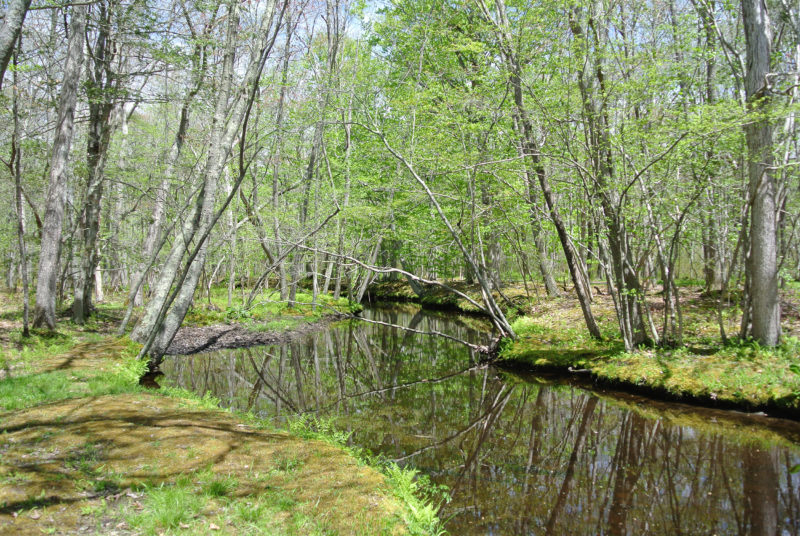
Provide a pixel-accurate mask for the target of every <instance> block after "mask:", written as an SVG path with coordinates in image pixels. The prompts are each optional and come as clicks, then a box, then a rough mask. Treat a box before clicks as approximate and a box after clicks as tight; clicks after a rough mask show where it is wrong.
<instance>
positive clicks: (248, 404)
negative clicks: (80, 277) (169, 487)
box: [162, 306, 800, 536]
mask: <svg viewBox="0 0 800 536" xmlns="http://www.w3.org/2000/svg"><path fill="white" fill-rule="evenodd" d="M364 317H365V318H367V319H372V320H377V321H381V322H384V323H388V324H395V325H402V326H406V327H409V328H412V329H413V330H416V331H417V332H439V333H444V334H447V335H449V336H451V337H454V338H456V339H460V340H463V341H466V342H469V343H472V344H483V343H485V342H486V341H487V340H488V338H489V326H488V325H487V324H484V323H483V322H482V321H480V320H476V319H475V318H471V317H460V316H456V315H453V314H443V313H433V312H428V311H422V310H419V309H416V308H414V307H411V306H393V307H391V308H372V309H368V310H366V311H365V312H364ZM478 361H479V356H478V355H477V354H476V352H475V351H474V350H472V349H470V347H469V346H467V345H464V344H462V343H460V342H457V341H455V340H452V339H448V338H445V337H442V336H439V335H431V334H425V333H415V332H411V331H404V330H400V329H397V328H393V327H388V326H385V325H379V324H370V323H365V322H358V323H345V324H339V325H335V326H332V327H330V328H328V329H327V330H325V331H320V332H316V333H310V334H307V335H305V336H303V337H302V338H301V339H298V340H296V341H294V342H290V343H286V344H282V345H276V346H259V347H253V348H247V349H238V350H222V351H217V352H212V353H207V354H196V355H192V356H175V357H171V358H169V359H167V360H166V361H165V362H164V364H163V365H162V371H163V372H164V373H165V376H166V381H167V382H168V383H170V384H173V385H179V386H182V387H185V388H188V389H192V390H193V391H195V392H198V393H200V394H204V393H206V392H211V393H213V394H214V395H215V396H216V397H218V398H219V399H221V400H222V402H223V404H225V405H228V406H231V407H234V408H237V409H249V410H252V411H254V412H255V413H257V414H259V415H261V416H262V417H265V418H269V419H272V420H274V421H276V422H278V423H280V422H282V421H285V420H286V419H287V418H291V417H292V416H296V415H298V414H301V413H309V414H313V415H318V416H321V417H325V418H331V419H333V422H334V424H335V425H336V427H337V428H339V429H344V430H348V431H350V432H352V435H351V438H350V441H351V443H352V444H354V445H358V446H360V447H365V448H368V449H369V450H371V451H372V452H373V453H375V454H383V455H384V456H386V457H388V458H390V459H392V460H396V461H397V462H398V463H400V464H401V465H402V464H410V465H412V466H413V467H416V468H418V469H419V470H421V471H422V472H424V473H425V474H427V475H429V476H430V478H431V479H432V480H433V481H434V482H435V483H438V484H444V485H446V486H448V487H449V488H450V494H451V496H452V500H451V501H450V502H449V504H447V505H445V506H444V507H443V509H442V511H441V517H442V518H443V519H447V520H448V521H447V525H446V527H447V529H448V531H449V532H450V534H453V535H472V534H476V535H477V534H494V535H512V534H536V535H539V534H564V535H567V534H569V535H590V534H591V535H596V534H608V535H639V534H654V535H670V536H672V535H712V534H719V535H722V534H737V535H745V534H752V535H767V534H769V535H775V534H780V535H798V534H800V471H798V470H797V469H800V467H797V466H798V464H800V443H798V441H800V425H798V424H796V423H791V422H787V421H780V420H775V419H765V418H760V419H759V418H752V417H744V416H740V415H739V414H736V413H734V412H722V411H704V410H699V409H694V408H688V407H684V406H680V405H676V404H664V403H655V402H650V401H647V400H645V399H641V398H636V397H631V396H625V395H619V394H614V393H604V392H597V391H588V390H585V389H582V388H579V387H576V386H572V385H568V384H559V383H558V382H553V381H548V380H547V379H545V378H542V377H536V376H530V377H521V376H520V375H518V374H511V373H507V372H503V371H501V370H499V369H496V368H494V367H486V366H480V365H478ZM793 468H794V471H793Z"/></svg>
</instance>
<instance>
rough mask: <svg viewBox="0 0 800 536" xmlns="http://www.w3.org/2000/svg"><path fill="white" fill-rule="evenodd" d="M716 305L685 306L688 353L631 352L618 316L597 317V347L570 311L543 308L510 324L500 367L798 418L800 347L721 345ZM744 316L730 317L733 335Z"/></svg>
mask: <svg viewBox="0 0 800 536" xmlns="http://www.w3.org/2000/svg"><path fill="white" fill-rule="evenodd" d="M715 307H716V302H715V300H709V299H707V298H699V299H695V300H693V301H689V302H688V303H687V304H686V305H684V307H683V310H684V338H685V343H686V344H685V346H683V347H681V348H678V349H670V348H642V349H639V350H636V351H633V352H626V351H625V350H624V348H623V346H622V344H621V342H620V341H619V337H618V333H617V331H616V330H615V328H614V326H613V325H612V324H611V322H612V321H613V320H614V319H615V317H613V316H612V315H613V311H611V312H610V314H609V312H606V313H604V314H602V315H598V318H599V320H600V321H601V322H600V323H601V329H602V331H603V335H604V340H603V341H597V340H594V339H592V338H591V337H590V336H589V335H588V332H587V330H586V329H585V327H584V326H583V324H582V322H581V318H580V316H579V315H578V314H576V312H575V311H576V310H577V307H576V306H573V307H572V308H569V307H562V308H556V307H553V308H551V309H547V308H544V309H543V310H542V311H540V312H539V313H538V314H532V315H530V316H525V317H521V318H518V319H517V320H515V321H514V323H513V328H514V330H515V332H516V333H517V339H516V340H514V341H511V340H506V341H504V342H503V345H502V347H501V352H500V358H501V360H504V361H507V362H510V363H515V364H522V365H525V366H530V367H532V368H535V369H556V370H566V369H568V368H572V369H583V370H588V371H589V372H590V373H591V374H592V375H593V376H594V377H596V378H599V379H602V380H605V381H607V382H610V383H616V384H619V385H621V386H626V385H627V386H635V387H637V388H645V389H649V390H651V391H652V392H653V393H668V394H670V395H672V396H675V397H679V398H694V399H698V400H705V401H707V402H710V403H719V402H725V403H728V404H732V405H736V406H741V407H746V408H750V407H777V408H781V409H787V410H791V411H797V410H800V374H798V373H800V367H799V366H798V361H799V359H798V358H799V357H800V342H798V338H796V337H791V336H786V337H784V341H783V343H782V344H781V346H779V347H778V348H763V347H760V346H759V345H758V344H755V343H752V342H743V343H735V344H731V345H728V346H723V345H721V344H720V343H719V327H718V323H717V319H716V316H715V314H716V312H715V311H714V309H715ZM739 314H740V313H738V310H737V309H736V307H732V308H729V309H728V310H726V311H725V314H724V316H723V319H724V321H725V323H726V325H727V329H728V332H729V333H735V327H736V324H737V322H738V318H739V316H738V315H739Z"/></svg>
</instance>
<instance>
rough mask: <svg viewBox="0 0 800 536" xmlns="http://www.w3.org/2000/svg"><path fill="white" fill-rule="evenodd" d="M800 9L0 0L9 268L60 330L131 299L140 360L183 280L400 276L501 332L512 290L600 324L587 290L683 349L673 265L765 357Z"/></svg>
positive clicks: (188, 291) (283, 294) (264, 284)
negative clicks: (568, 297) (471, 295)
mask: <svg viewBox="0 0 800 536" xmlns="http://www.w3.org/2000/svg"><path fill="white" fill-rule="evenodd" d="M798 17H800V14H799V13H798V9H797V6H794V5H792V4H791V3H790V2H786V1H783V0H782V1H780V2H776V3H775V4H774V5H767V3H765V2H747V1H746V2H742V4H741V5H738V4H735V3H723V2H714V1H707V0H694V1H692V2H676V1H668V2H656V3H653V4H641V3H638V2H631V3H627V2H586V3H581V2H563V3H559V2H544V3H536V2H527V1H525V2H515V3H510V4H508V5H507V4H506V3H505V2H504V1H496V2H488V3H487V2H486V1H475V2H441V1H429V2H417V1H407V2H405V1H400V2H390V3H385V4H381V3H378V4H370V3H364V2H361V3H358V2H354V3H347V2H344V1H339V0H337V1H333V0H330V1H326V2H317V3H315V2H283V3H281V2H278V1H277V0H276V1H275V2H266V3H263V4H262V3H257V4H254V5H249V4H248V5H238V4H235V3H224V2H216V3H215V2H212V3H208V4H207V3H192V2H184V1H180V2H175V3H169V2H164V3H161V2H159V3H148V2H106V1H99V2H91V3H89V4H88V5H64V6H55V5H54V6H47V5H43V6H36V5H34V6H33V7H31V5H30V2H25V1H20V2H11V3H9V6H8V10H7V14H6V17H5V19H4V22H3V30H2V32H3V33H2V36H3V37H2V39H3V41H2V43H3V49H2V54H3V66H4V69H5V72H4V84H3V102H4V106H3V114H4V115H5V116H6V120H5V121H4V124H5V127H4V128H3V134H2V136H3V139H4V143H3V146H4V150H5V154H4V158H3V163H4V164H5V167H6V171H7V173H6V176H7V179H8V180H6V181H4V183H3V186H2V188H3V196H4V198H6V199H8V200H13V203H12V204H13V206H14V210H13V211H9V212H8V217H7V218H6V219H5V220H4V222H3V226H4V232H3V237H4V238H3V243H2V248H3V250H4V251H5V254H4V255H3V259H4V260H3V264H4V272H5V279H6V284H7V286H8V287H10V288H12V289H16V288H21V287H25V289H27V290H28V292H27V293H26V294H25V296H30V301H31V317H30V320H31V322H32V325H33V326H35V327H45V328H48V329H51V330H52V329H55V328H56V323H57V318H56V312H57V311H58V310H60V309H63V308H65V307H69V308H70V309H71V315H70V316H71V319H72V321H74V322H77V323H79V324H80V323H82V322H84V321H85V320H86V319H87V318H88V317H89V316H91V314H92V311H93V310H94V305H93V304H94V302H95V301H102V299H103V296H104V295H105V294H108V293H125V294H127V296H128V297H127V300H128V302H129V303H130V304H131V305H133V306H139V305H142V304H144V305H145V309H144V314H143V315H142V317H141V319H139V320H138V322H137V323H136V324H135V327H134V331H133V338H134V339H136V340H139V341H140V342H145V341H146V342H147V344H146V347H147V352H146V353H152V354H154V355H159V354H160V353H163V351H164V349H165V348H166V347H167V346H168V345H169V341H170V340H171V337H172V336H173V335H174V332H175V330H176V329H177V327H178V326H179V325H180V324H181V322H182V320H183V318H184V316H185V315H186V311H187V310H188V308H189V307H190V305H191V304H192V301H193V299H194V296H195V294H196V293H197V292H198V291H197V289H202V288H210V287H211V286H213V285H227V287H228V298H227V306H228V307H233V306H234V305H237V306H244V307H248V306H250V305H251V304H252V303H253V299H254V298H255V296H256V295H258V292H259V291H261V290H263V289H267V288H270V287H274V288H277V289H279V292H280V297H279V299H280V300H288V301H290V302H291V301H292V300H293V299H294V296H295V294H296V292H297V288H298V285H304V286H306V287H309V286H310V287H312V288H313V295H314V298H315V299H316V295H317V294H318V293H327V292H333V294H334V296H335V297H337V298H338V297H339V296H340V295H341V294H342V292H346V294H347V296H348V297H350V298H353V299H354V300H355V301H360V300H361V299H362V298H363V296H364V293H365V291H366V289H367V287H368V285H369V284H370V283H371V282H372V281H373V280H375V279H386V278H390V279H391V278H397V277H407V278H408V279H409V280H411V281H412V282H414V283H417V284H418V283H419V282H421V281H440V280H452V279H460V280H464V281H466V282H467V283H468V284H473V283H474V284H476V285H478V287H479V289H480V293H479V295H480V296H481V299H480V300H479V302H480V303H479V306H480V308H481V309H482V310H484V311H485V312H486V313H488V314H489V315H490V316H491V317H492V318H493V319H494V322H495V324H496V326H497V328H498V329H499V330H500V332H501V333H502V334H503V335H508V336H513V335H514V333H513V329H512V328H511V326H510V324H509V322H508V320H507V319H506V318H505V315H504V314H503V312H502V311H501V307H500V306H499V305H498V303H497V301H496V300H495V299H494V298H493V297H492V292H493V290H494V289H497V288H501V287H502V286H503V284H504V283H505V282H514V283H517V284H523V285H524V286H525V287H526V289H528V287H531V288H533V287H542V288H543V289H544V290H543V291H544V292H546V293H547V295H550V296H554V295H560V294H563V293H570V294H572V293H574V295H575V297H576V298H577V300H578V302H579V304H580V306H581V308H582V312H583V316H584V320H585V325H586V328H587V330H588V331H589V333H591V335H592V336H594V337H597V338H600V337H601V336H602V335H601V333H600V330H599V328H598V324H597V321H596V319H595V317H594V314H593V312H592V306H591V302H592V299H593V294H594V293H595V290H594V289H593V288H597V287H602V289H603V292H606V293H608V294H609V295H610V296H612V297H613V302H614V309H615V312H616V316H617V324H618V327H619V337H620V338H621V339H622V340H623V341H624V344H625V347H626V348H627V349H633V348H635V347H636V346H638V345H640V344H643V343H647V344H656V345H659V344H661V345H674V344H681V340H682V333H681V331H682V326H681V320H680V312H679V309H680V303H679V302H680V284H681V282H686V281H692V282H696V283H698V284H700V285H702V287H703V289H704V291H705V292H707V293H712V292H716V293H717V294H719V296H720V299H719V301H720V305H719V309H720V316H721V315H723V314H725V312H726V309H727V308H729V307H731V306H733V305H734V303H735V306H737V307H739V308H740V309H741V311H742V319H741V323H740V324H741V325H740V328H739V329H738V331H737V332H736V333H727V334H726V333H725V330H724V327H723V326H722V323H720V329H721V332H720V337H721V338H722V339H723V340H727V338H728V337H737V336H738V337H742V338H748V337H752V338H754V339H755V340H757V341H759V342H760V343H761V344H762V345H765V346H775V345H776V344H778V342H779V338H780V333H781V327H780V314H781V311H780V298H779V289H781V288H786V286H787V285H789V286H792V285H796V283H797V280H798V278H800V254H798V251H799V250H798V248H799V247H800V246H799V245H798V226H797V223H798V216H800V211H799V210H798V199H797V192H798V188H799V187H800V182H798V181H799V180H800V179H799V178H798V169H797V152H798V143H799V140H798V135H797V125H796V120H795V118H796V112H797V94H798V91H800V86H798V83H800V78H799V77H800V74H798V60H799V59H800V56H799V55H800V19H799V18H798ZM237 289H247V293H248V297H247V298H246V299H243V298H241V297H239V298H235V297H234V296H235V294H236V290H237ZM343 289H345V290H343ZM529 293H530V291H529ZM653 295H659V296H661V298H662V301H663V306H664V308H665V312H664V314H660V315H658V317H659V318H653V316H655V315H651V314H650V312H649V310H648V305H647V301H648V296H653ZM128 316H129V315H128ZM126 320H127V317H126ZM126 323H127V322H126Z"/></svg>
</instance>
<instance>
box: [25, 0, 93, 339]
mask: <svg viewBox="0 0 800 536" xmlns="http://www.w3.org/2000/svg"><path fill="white" fill-rule="evenodd" d="M86 9H87V8H86V6H75V7H73V8H72V19H71V20H70V26H69V28H70V37H69V43H68V45H67V58H66V62H65V65H64V82H63V84H62V86H61V96H60V98H59V105H58V120H57V123H56V130H55V139H54V140H53V154H52V157H51V159H50V179H49V186H48V189H47V204H46V208H45V215H44V224H43V226H42V246H41V253H40V255H39V275H38V281H37V282H36V306H35V308H34V313H33V326H34V327H41V326H47V327H48V328H49V329H51V330H55V328H56V280H57V278H58V261H59V255H60V249H61V232H62V223H63V219H64V204H65V201H66V199H65V198H66V190H67V162H68V160H69V150H70V145H71V144H72V131H73V123H74V115H75V105H76V103H77V100H78V83H79V82H80V77H81V66H82V64H83V38H84V28H85V26H86Z"/></svg>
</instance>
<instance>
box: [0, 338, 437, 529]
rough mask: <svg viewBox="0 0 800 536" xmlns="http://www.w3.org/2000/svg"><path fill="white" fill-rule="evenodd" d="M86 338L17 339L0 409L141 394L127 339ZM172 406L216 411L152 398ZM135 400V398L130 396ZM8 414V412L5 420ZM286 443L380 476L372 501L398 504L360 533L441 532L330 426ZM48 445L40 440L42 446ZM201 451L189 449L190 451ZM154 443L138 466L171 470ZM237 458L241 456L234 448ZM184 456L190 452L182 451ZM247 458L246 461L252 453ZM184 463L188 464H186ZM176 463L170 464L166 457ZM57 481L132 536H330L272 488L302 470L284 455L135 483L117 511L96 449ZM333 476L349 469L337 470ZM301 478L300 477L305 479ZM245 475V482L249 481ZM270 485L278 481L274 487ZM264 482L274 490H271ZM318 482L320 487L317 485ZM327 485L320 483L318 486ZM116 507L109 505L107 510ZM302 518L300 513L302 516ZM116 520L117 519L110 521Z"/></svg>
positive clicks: (315, 426)
mask: <svg viewBox="0 0 800 536" xmlns="http://www.w3.org/2000/svg"><path fill="white" fill-rule="evenodd" d="M88 339H89V340H90V341H91V342H88V343H87V342H85V341H86V340H87V337H83V336H81V335H80V334H76V333H73V332H72V331H69V330H64V332H63V333H61V334H59V335H56V336H47V335H41V334H36V335H35V336H34V337H32V338H31V339H28V340H25V341H18V344H19V346H18V347H17V348H16V349H12V350H10V351H6V352H5V353H4V360H5V365H6V366H7V367H8V368H9V370H10V371H11V373H10V377H6V378H4V379H0V411H13V410H24V409H27V408H37V410H38V408H39V407H43V406H42V405H43V404H50V403H56V402H59V401H64V400H69V399H75V398H79V397H87V396H88V397H97V396H102V395H121V394H125V393H128V394H130V393H142V391H143V390H142V388H141V387H140V386H139V385H138V378H139V377H140V375H141V373H142V372H143V371H144V366H145V364H144V363H143V362H141V361H138V360H136V358H135V356H136V354H137V353H138V348H139V346H138V345H136V344H135V343H132V342H130V341H128V340H127V339H115V338H112V337H105V338H104V337H102V336H100V335H96V334H94V335H91V336H90V337H88ZM158 394H160V395H163V396H164V397H168V398H171V399H173V400H177V401H179V403H180V405H182V406H186V407H190V408H193V409H204V410H213V411H214V412H221V413H222V412H225V411H226V410H222V409H220V408H219V405H218V401H217V400H216V399H214V397H212V396H206V397H199V396H197V395H196V394H194V393H191V392H188V391H185V390H182V389H175V388H164V389H162V390H160V392H159V393H158ZM137 396H141V395H137ZM228 413H232V414H234V415H235V417H236V419H237V420H238V421H239V422H242V423H247V424H248V425H250V426H254V427H256V428H260V429H264V430H267V431H271V432H275V429H274V428H273V427H272V426H271V425H270V424H269V423H268V422H266V421H263V420H260V419H258V418H257V417H255V416H254V415H252V414H245V413H236V412H230V411H229V412H228ZM9 415H11V414H9ZM292 432H293V434H294V436H295V437H301V438H305V439H308V440H322V441H324V442H325V443H328V444H330V445H335V446H336V448H338V449H342V450H344V451H346V452H347V453H349V454H350V455H351V459H356V460H358V462H359V463H360V464H369V465H371V466H372V467H375V468H376V469H378V470H379V471H381V472H383V474H384V475H385V476H386V478H385V483H384V484H383V485H384V486H385V489H383V490H381V489H380V488H379V487H376V489H375V490H374V491H375V492H376V493H380V494H384V493H385V494H387V495H389V496H392V497H394V501H395V502H394V503H393V504H398V505H399V509H398V519H396V518H393V517H390V516H387V517H385V518H381V520H380V521H379V522H376V523H374V524H373V526H374V532H373V531H372V530H371V531H370V532H369V534H392V533H394V527H395V526H396V523H397V522H398V520H399V521H400V522H401V523H402V524H403V525H404V526H405V527H406V530H407V531H408V532H409V533H410V534H440V533H441V525H440V523H439V521H438V519H437V517H436V512H437V511H438V509H437V508H435V507H434V506H433V504H434V503H433V502H430V500H429V499H428V498H427V497H428V496H427V495H425V494H424V493H423V491H422V490H424V489H427V488H425V486H424V485H423V484H422V482H424V480H423V479H420V478H419V477H418V476H417V475H416V474H415V473H413V472H411V471H406V470H402V469H399V468H394V469H392V468H388V469H387V466H386V465H385V464H382V463H378V462H377V461H375V460H373V459H372V458H370V457H369V455H368V453H366V452H362V451H359V450H357V449H349V448H347V447H346V446H345V441H346V439H347V434H344V433H342V432H339V431H337V430H335V429H334V428H333V427H332V425H330V423H329V422H328V423H321V422H314V423H310V422H306V423H304V424H295V425H293V428H292ZM49 441H50V439H48V438H47V437H44V436H42V437H41V445H47V444H48V442H49ZM313 443H314V441H309V443H308V447H304V448H308V449H309V451H312V452H313V451H314V449H315V448H318V447H315V446H314V445H313ZM202 448H203V446H202V445H197V449H198V450H197V452H199V451H200V450H201V449H202ZM158 449H159V446H158V444H151V445H149V447H148V448H147V449H145V450H147V451H152V452H153V457H152V459H151V458H149V457H147V456H145V457H143V458H142V459H141V464H142V465H141V466H142V468H143V469H144V470H148V471H150V470H155V468H156V467H157V466H158V464H160V463H162V462H163V463H166V464H169V463H170V459H172V458H169V457H165V458H164V459H163V460H161V459H159V458H158V457H157V455H156V453H157V451H158ZM243 450H246V449H245V448H244V447H243ZM186 454H187V456H189V455H190V454H191V452H190V451H189V450H188V449H187V451H186ZM253 454H255V453H253ZM189 457H193V456H189ZM175 459H176V460H177V458H175ZM65 467H66V468H67V469H68V474H67V473H65V474H64V475H62V476H63V478H64V479H65V480H67V481H69V482H71V483H72V485H74V487H75V488H76V489H77V490H80V491H82V492H84V493H87V494H89V495H94V496H99V498H98V499H97V500H95V501H93V502H91V501H90V502H88V503H85V504H83V503H82V504H80V505H78V506H76V507H77V508H79V509H80V510H81V512H82V513H83V514H85V515H92V516H94V517H95V519H97V521H98V523H100V520H101V519H106V520H107V519H109V517H110V518H113V519H116V521H114V523H117V521H121V520H124V521H125V522H126V523H127V524H128V525H129V526H130V527H131V528H132V529H134V530H135V531H136V532H137V533H141V534H154V535H155V534H162V533H165V534H207V533H208V534H218V533H220V532H219V531H218V530H217V529H214V528H213V526H217V527H220V528H221V532H222V533H226V532H227V533H229V534H275V535H278V534H290V535H292V534H297V535H301V534H302V535H306V534H310V535H320V536H322V535H323V534H329V533H330V532H328V529H326V528H325V527H326V526H327V524H326V523H325V521H324V520H325V519H326V516H325V512H319V514H316V513H314V514H313V515H312V514H311V513H312V512H315V507H314V505H313V503H310V502H309V501H308V499H303V498H300V497H298V496H296V494H295V492H289V491H286V490H283V489H281V486H282V484H281V482H284V481H285V480H286V479H289V480H291V479H293V478H294V477H295V475H297V474H299V473H300V472H302V471H303V470H304V467H305V462H304V461H303V460H302V459H300V458H299V457H296V456H293V455H291V454H290V453H288V452H287V453H285V454H282V455H281V456H277V457H275V458H274V459H273V469H271V470H270V471H269V472H268V473H265V474H263V475H232V474H216V473H213V472H211V470H210V469H209V470H206V471H200V472H197V473H192V474H189V475H183V476H180V477H177V478H174V477H173V478H170V479H169V480H168V481H166V482H157V483H152V484H149V485H144V486H143V487H141V489H140V490H139V494H137V497H138V498H137V499H136V500H132V501H130V502H129V504H128V505H127V506H126V507H125V509H124V511H123V512H121V513H120V512H119V511H117V510H115V509H114V508H111V507H110V506H108V504H106V500H105V497H106V496H108V495H110V494H113V493H116V492H118V491H119V490H120V489H122V488H123V487H124V486H129V485H130V484H123V482H125V481H126V479H129V478H130V477H128V476H126V475H125V474H115V473H113V472H111V471H109V470H107V469H106V468H105V466H104V460H103V446H102V445H101V444H94V443H83V444H81V445H76V447H75V448H74V450H73V451H72V452H71V453H70V454H69V456H68V458H67V461H66V466H65ZM341 470H342V471H344V470H348V471H349V469H347V468H344V467H343V468H341ZM306 472H308V471H306ZM251 477H252V478H251ZM275 479H277V480H275ZM243 480H247V483H248V485H250V486H252V483H253V482H261V483H262V484H261V489H262V491H260V492H258V493H252V489H250V491H247V492H246V493H244V492H242V493H240V490H241V487H242V481H243ZM22 481H23V475H21V474H20V473H19V472H15V471H14V470H13V467H12V468H11V470H10V471H7V472H5V473H4V474H3V475H2V482H3V483H4V484H11V483H15V482H17V483H18V482H22ZM273 482H274V483H275V484H274V485H273ZM325 482H327V481H325ZM323 485H327V483H325V484H323ZM115 508H117V507H115ZM304 512H305V513H304ZM118 516H121V517H118Z"/></svg>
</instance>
